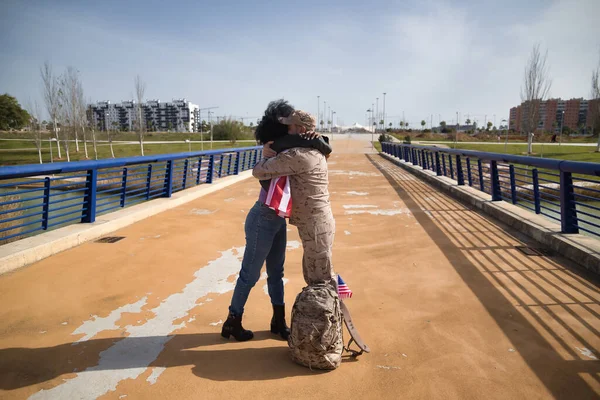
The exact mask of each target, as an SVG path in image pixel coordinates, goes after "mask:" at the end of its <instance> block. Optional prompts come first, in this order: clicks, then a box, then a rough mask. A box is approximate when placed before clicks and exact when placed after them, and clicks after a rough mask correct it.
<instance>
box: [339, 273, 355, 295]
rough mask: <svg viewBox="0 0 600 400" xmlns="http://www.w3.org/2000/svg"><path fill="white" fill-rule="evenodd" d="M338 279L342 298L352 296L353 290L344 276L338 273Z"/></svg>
mask: <svg viewBox="0 0 600 400" xmlns="http://www.w3.org/2000/svg"><path fill="white" fill-rule="evenodd" d="M337 280H338V296H340V299H349V298H350V297H352V290H350V288H349V287H348V285H346V282H344V280H343V279H342V277H341V276H339V275H338V277H337Z"/></svg>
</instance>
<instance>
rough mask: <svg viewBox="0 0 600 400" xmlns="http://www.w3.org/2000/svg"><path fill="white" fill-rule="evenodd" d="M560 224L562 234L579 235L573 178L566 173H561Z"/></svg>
mask: <svg viewBox="0 0 600 400" xmlns="http://www.w3.org/2000/svg"><path fill="white" fill-rule="evenodd" d="M560 224H561V228H562V229H561V232H562V233H579V228H578V227H577V206H576V204H575V187H574V186H573V176H572V175H571V173H570V172H564V171H560Z"/></svg>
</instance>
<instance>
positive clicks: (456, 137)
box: [454, 111, 460, 148]
mask: <svg viewBox="0 0 600 400" xmlns="http://www.w3.org/2000/svg"><path fill="white" fill-rule="evenodd" d="M459 123H460V122H459V121H458V111H457V112H456V133H455V134H454V148H456V142H457V141H458V127H459V126H460V125H459Z"/></svg>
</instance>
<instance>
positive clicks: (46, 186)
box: [42, 176, 50, 230]
mask: <svg viewBox="0 0 600 400" xmlns="http://www.w3.org/2000/svg"><path fill="white" fill-rule="evenodd" d="M49 214H50V177H49V176H47V177H46V178H44V203H43V206H42V229H43V230H47V229H48V218H49Z"/></svg>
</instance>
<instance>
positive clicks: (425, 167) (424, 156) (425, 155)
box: [421, 150, 427, 170]
mask: <svg viewBox="0 0 600 400" xmlns="http://www.w3.org/2000/svg"><path fill="white" fill-rule="evenodd" d="M421 161H422V162H423V169H424V170H425V169H427V151H425V150H422V152H421Z"/></svg>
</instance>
